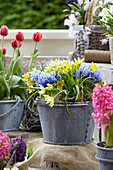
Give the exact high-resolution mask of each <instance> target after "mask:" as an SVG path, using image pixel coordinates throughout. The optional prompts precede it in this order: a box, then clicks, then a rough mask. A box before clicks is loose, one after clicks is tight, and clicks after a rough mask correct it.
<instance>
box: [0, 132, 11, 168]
mask: <svg viewBox="0 0 113 170" xmlns="http://www.w3.org/2000/svg"><path fill="white" fill-rule="evenodd" d="M10 152H11V144H10V142H9V136H8V134H5V135H3V134H2V131H0V159H3V162H4V167H5V166H6V164H7V161H8V160H9V159H10Z"/></svg>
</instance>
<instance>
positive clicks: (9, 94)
mask: <svg viewBox="0 0 113 170" xmlns="http://www.w3.org/2000/svg"><path fill="white" fill-rule="evenodd" d="M0 35H1V36H2V47H1V49H0V93H1V94H0V129H1V130H3V131H9V130H18V128H19V125H20V121H21V119H22V114H23V111H24V101H23V100H25V97H26V90H25V87H26V85H25V83H24V81H23V79H22V71H21V66H22V60H23V55H21V54H20V51H19V48H20V47H21V46H22V41H23V40H24V35H23V33H22V32H18V33H17V34H16V39H13V40H12V41H11V45H12V47H13V48H14V52H13V56H12V59H11V62H10V64H9V67H8V68H7V67H6V63H5V60H4V55H5V53H6V49H5V48H4V47H3V42H4V37H5V36H7V35H8V27H7V26H6V25H3V26H2V27H1V29H0ZM33 36H34V37H33V38H34V41H35V38H36V37H37V33H34V34H33ZM36 43H37V42H36ZM36 43H35V48H34V51H33V53H32V55H31V60H30V62H29V69H31V66H32V63H33V61H34V60H35V59H36V57H37V55H38V54H37V51H38V50H37V49H36Z"/></svg>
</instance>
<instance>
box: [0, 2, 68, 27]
mask: <svg viewBox="0 0 113 170" xmlns="http://www.w3.org/2000/svg"><path fill="white" fill-rule="evenodd" d="M64 9H67V4H66V0H23V1H22V0H16V1H15V0H4V1H2V3H0V25H4V24H5V25H7V26H8V28H9V29H66V28H67V27H66V26H64V19H65V15H66V13H65V12H63V10H64Z"/></svg>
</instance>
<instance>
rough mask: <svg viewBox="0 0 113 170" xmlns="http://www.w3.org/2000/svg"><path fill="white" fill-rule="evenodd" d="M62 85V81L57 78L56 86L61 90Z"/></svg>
mask: <svg viewBox="0 0 113 170" xmlns="http://www.w3.org/2000/svg"><path fill="white" fill-rule="evenodd" d="M62 86H63V83H62V82H61V81H60V80H58V81H57V88H58V89H60V90H62Z"/></svg>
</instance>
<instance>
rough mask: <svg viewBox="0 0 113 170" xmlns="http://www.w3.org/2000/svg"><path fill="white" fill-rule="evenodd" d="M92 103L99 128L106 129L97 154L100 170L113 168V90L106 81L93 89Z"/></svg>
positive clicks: (98, 144) (98, 145)
mask: <svg viewBox="0 0 113 170" xmlns="http://www.w3.org/2000/svg"><path fill="white" fill-rule="evenodd" d="M92 99H93V101H92V105H93V107H94V110H95V112H94V113H92V116H93V117H94V121H95V124H96V125H97V126H98V127H97V128H98V129H100V128H103V129H104V137H105V141H102V142H99V143H97V144H96V146H97V151H98V153H97V155H96V156H95V157H96V159H97V160H99V170H109V169H113V90H112V86H110V84H109V83H108V82H107V81H105V82H104V84H103V85H102V86H100V85H98V84H96V85H95V88H94V89H93V95H92Z"/></svg>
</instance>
